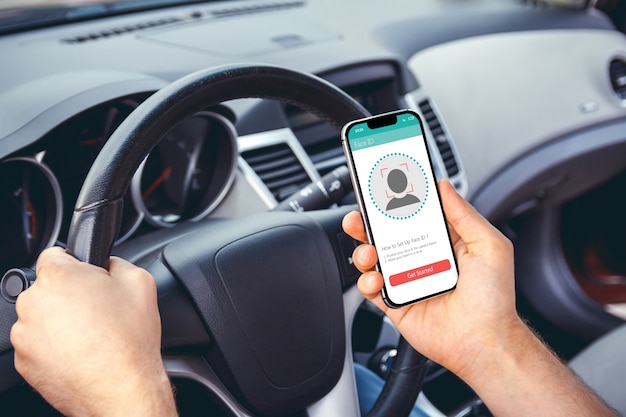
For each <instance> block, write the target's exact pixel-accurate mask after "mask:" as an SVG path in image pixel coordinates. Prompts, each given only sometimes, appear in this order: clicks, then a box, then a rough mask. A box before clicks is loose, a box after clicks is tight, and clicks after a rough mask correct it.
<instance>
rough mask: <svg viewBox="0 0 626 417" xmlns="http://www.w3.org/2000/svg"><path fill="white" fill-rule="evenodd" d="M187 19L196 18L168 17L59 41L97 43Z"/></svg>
mask: <svg viewBox="0 0 626 417" xmlns="http://www.w3.org/2000/svg"><path fill="white" fill-rule="evenodd" d="M189 18H196V16H189V17H187V18H184V17H170V18H164V19H158V20H148V21H145V22H140V23H135V24H132V25H125V26H118V27H115V28H110V29H104V30H100V31H95V32H89V33H85V34H82V35H77V36H73V37H71V38H64V39H61V42H64V43H72V44H75V43H84V42H89V41H97V40H100V39H105V38H110V37H112V36H119V35H126V34H129V33H134V32H138V31H141V30H145V29H152V28H155V27H159V26H165V25H171V24H173V23H178V22H182V21H183V20H188V19H189Z"/></svg>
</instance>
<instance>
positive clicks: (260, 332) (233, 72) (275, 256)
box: [67, 65, 425, 417]
mask: <svg viewBox="0 0 626 417" xmlns="http://www.w3.org/2000/svg"><path fill="white" fill-rule="evenodd" d="M239 98H266V99H276V100H279V101H282V102H286V103H290V104H293V105H296V106H298V107H300V108H303V109H306V110H308V111H312V112H314V113H315V114H317V115H319V116H321V117H322V118H324V119H325V120H327V121H329V122H330V123H331V124H332V125H334V126H335V127H337V128H340V127H341V126H343V124H345V123H346V122H348V121H350V120H353V119H356V118H361V117H364V116H367V115H368V112H367V111H366V110H365V109H364V108H363V107H361V106H360V105H359V104H358V103H357V102H355V101H354V100H353V99H352V98H351V97H349V96H348V95H346V94H345V93H343V92H342V91H341V90H339V89H338V88H336V87H334V86H332V85H331V84H329V83H327V82H325V81H324V80H321V79H319V78H317V77H314V76H311V75H306V74H303V73H300V72H296V71H291V70H288V69H285V68H280V67H273V66H266V65H243V66H228V67H219V68H214V69H209V70H204V71H200V72H197V73H194V74H191V75H189V76H186V77H184V78H182V79H180V80H178V81H176V82H174V83H172V84H170V85H168V86H167V87H165V88H163V89H162V90H160V91H158V92H157V93H155V94H154V95H152V96H151V97H150V98H148V99H147V100H146V101H145V102H144V103H143V104H141V105H140V106H139V107H138V108H137V109H136V110H135V111H134V112H133V113H132V114H131V115H130V116H129V117H128V118H127V119H126V120H125V121H124V122H123V124H122V125H121V126H120V127H119V128H118V129H117V130H116V131H115V133H114V134H113V136H112V137H111V138H110V139H109V140H108V141H107V143H106V145H105V146H104V147H103V149H102V151H101V152H100V154H99V155H98V157H97V159H96V161H95V163H94V164H93V166H92V168H91V171H90V172H89V174H88V176H87V178H86V179H85V182H84V185H83V188H82V191H81V193H80V196H79V198H78V201H77V204H76V209H75V211H74V216H73V219H72V223H71V227H70V231H69V238H68V246H67V251H68V252H69V253H70V254H72V255H73V256H75V257H76V258H78V259H80V260H82V261H86V262H89V263H92V264H94V265H98V266H103V267H107V265H108V259H109V256H110V254H111V248H112V245H113V242H114V240H115V237H116V235H117V232H118V230H119V223H120V220H121V216H122V200H123V196H124V193H125V191H126V189H127V188H128V186H129V184H130V181H131V178H132V176H133V174H134V173H135V171H136V169H137V168H138V166H139V165H140V163H141V162H142V160H143V159H144V158H145V157H146V156H147V155H148V153H149V152H150V150H151V149H152V148H153V147H154V146H155V145H156V144H157V142H158V141H159V139H160V137H161V136H162V134H163V133H164V132H166V131H167V130H168V129H170V128H171V127H173V126H174V125H175V124H177V123H178V122H180V121H182V120H183V119H184V118H186V117H188V116H190V115H191V114H193V113H195V112H197V111H200V110H202V109H204V108H206V107H208V106H211V105H215V104H219V103H222V102H224V101H228V100H232V99H239ZM346 211H347V210H346V209H329V210H324V211H323V212H311V213H271V212H268V213H261V214H259V215H255V216H253V217H250V218H245V219H233V220H223V221H213V222H205V223H198V225H197V227H196V229H197V230H194V231H192V232H190V233H188V234H187V235H185V236H183V237H181V238H178V239H176V240H174V241H168V242H165V241H164V242H163V244H162V245H161V247H159V248H158V253H159V256H155V257H154V261H153V262H152V263H151V264H150V265H148V266H147V268H148V270H149V271H150V272H151V273H152V274H153V275H154V276H155V279H156V280H157V283H158V285H159V297H160V304H161V305H160V308H161V312H162V315H165V314H166V313H164V309H165V310H167V311H170V310H173V309H171V308H169V307H168V306H165V305H164V304H165V303H166V302H167V301H166V300H167V299H168V298H167V295H166V293H168V294H169V293H172V292H176V291H178V293H184V294H185V296H184V297H182V298H184V299H185V300H186V302H187V303H188V304H191V305H192V306H193V308H192V309H189V308H187V310H185V309H184V308H180V309H177V310H180V311H182V310H185V311H191V310H193V311H195V312H196V315H197V317H195V318H193V319H189V320H187V319H185V321H186V323H189V322H191V321H193V320H196V321H197V320H198V318H199V319H200V322H201V323H202V327H203V329H204V332H206V338H204V339H203V337H200V336H198V337H195V336H190V337H189V339H188V340H187V341H186V342H181V343H180V344H181V345H185V344H188V343H191V344H193V346H184V347H185V354H184V355H172V356H171V357H168V356H167V355H166V356H165V361H166V368H167V369H168V371H169V372H170V375H173V376H183V377H188V378H192V379H195V380H196V381H198V382H201V383H203V384H204V386H205V387H207V388H209V389H210V390H212V391H214V392H215V393H216V395H217V396H218V397H220V398H221V399H222V401H224V402H226V403H228V405H227V408H230V411H231V412H233V413H235V414H237V415H284V414H288V413H294V412H298V411H300V410H303V409H307V411H308V413H309V415H358V414H359V412H358V406H356V398H355V392H354V388H353V386H354V377H353V376H350V375H353V372H352V368H351V363H352V362H351V352H350V350H351V349H350V337H349V335H350V332H349V331H346V326H350V325H351V319H352V317H353V314H354V310H355V309H356V307H355V306H356V305H357V304H358V303H360V299H359V296H358V294H357V293H356V290H355V288H354V285H350V288H348V289H346V288H343V287H342V281H341V266H340V261H339V258H338V256H337V251H338V248H337V243H336V239H337V235H338V234H340V233H341V229H340V224H341V218H342V217H343V215H344V214H345V213H346ZM276 242H280V245H278V244H277V243H276ZM174 287H176V288H178V289H177V290H172V288H174ZM355 294H356V295H355ZM177 302H180V301H177ZM164 320H165V318H164ZM180 320H181V321H182V320H183V319H180ZM168 328H169V327H168V326H164V337H165V338H167V335H166V334H165V332H166V331H167V329H168ZM177 331H181V330H180V329H178V330H177ZM194 337H195V339H194ZM170 339H171V338H170ZM179 339H180V338H179ZM191 339H193V340H195V342H189V340H191ZM198 339H202V341H201V342H199V343H198V342H197V340H198ZM174 344H175V343H174ZM179 347H183V346H179ZM176 351H180V349H177V350H176ZM189 352H193V354H191V353H189ZM424 373H425V359H424V358H423V357H422V356H421V355H420V354H418V353H417V352H415V351H414V350H413V349H412V348H410V346H408V344H407V343H406V342H405V341H404V340H401V342H400V347H399V353H398V356H397V357H396V359H395V361H394V363H393V366H392V369H391V374H390V377H389V379H388V380H387V383H386V385H385V388H384V391H383V393H382V394H381V396H380V397H379V399H378V402H377V403H376V405H375V407H374V409H373V410H372V411H371V412H370V413H369V415H370V416H377V417H378V416H406V415H408V414H409V412H410V410H411V408H412V406H413V404H414V402H415V400H416V398H417V395H418V393H419V391H420V388H421V384H422V381H423V377H424ZM351 387H352V388H351ZM346 393H347V394H346ZM346 395H347V396H348V397H351V398H345V396H346ZM342 396H344V397H343V398H342ZM331 398H334V399H331ZM338 406H339V408H341V410H339V409H337V407H338ZM249 413H251V414H249Z"/></svg>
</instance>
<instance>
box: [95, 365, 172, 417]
mask: <svg viewBox="0 0 626 417" xmlns="http://www.w3.org/2000/svg"><path fill="white" fill-rule="evenodd" d="M146 371H147V372H145V373H134V374H133V375H129V376H128V378H127V380H126V382H127V383H125V384H121V385H122V387H121V388H122V389H121V390H120V391H118V392H119V396H120V397H119V401H116V403H115V404H116V405H115V408H116V409H115V410H112V412H111V413H110V414H109V413H107V414H108V415H116V416H117V415H119V416H128V415H145V416H154V417H171V416H177V415H178V413H177V410H176V403H175V401H174V393H173V387H172V385H171V382H170V380H169V378H168V376H167V374H166V372H165V370H164V369H163V368H162V367H160V368H157V369H150V370H146Z"/></svg>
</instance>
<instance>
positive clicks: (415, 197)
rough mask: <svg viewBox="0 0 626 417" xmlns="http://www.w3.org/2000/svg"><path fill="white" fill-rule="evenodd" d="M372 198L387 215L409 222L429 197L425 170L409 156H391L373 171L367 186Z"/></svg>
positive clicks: (396, 154)
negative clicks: (407, 219) (409, 218)
mask: <svg viewBox="0 0 626 417" xmlns="http://www.w3.org/2000/svg"><path fill="white" fill-rule="evenodd" d="M368 187H369V192H370V198H371V199H372V201H373V202H374V204H375V205H376V207H377V208H378V210H379V211H380V212H381V213H383V214H384V215H386V216H388V217H391V218H395V219H406V218H408V217H411V216H414V215H415V214H416V213H418V212H419V211H420V210H421V208H422V207H423V206H424V203H425V202H426V198H427V196H428V179H427V178H426V172H425V171H424V168H422V166H421V165H420V164H419V162H417V161H416V160H414V159H413V158H411V157H410V156H408V155H405V154H402V153H392V154H388V155H386V156H384V157H382V158H380V159H379V160H378V161H377V162H376V163H375V164H374V167H372V170H371V171H370V176H369V182H368Z"/></svg>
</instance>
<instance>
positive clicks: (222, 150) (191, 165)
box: [131, 111, 237, 227]
mask: <svg viewBox="0 0 626 417" xmlns="http://www.w3.org/2000/svg"><path fill="white" fill-rule="evenodd" d="M236 161H237V144H236V133H235V128H234V126H233V125H232V123H231V122H230V121H229V120H228V119H227V118H225V117H224V116H222V115H220V114H217V113H214V112H208V111H203V112H199V113H196V114H194V115H193V116H192V117H189V118H187V119H185V120H183V121H182V122H180V123H179V124H178V125H176V126H175V127H174V128H172V129H171V130H170V131H168V132H167V133H166V134H165V136H163V138H162V139H161V140H160V141H159V143H158V144H157V146H156V147H155V148H154V149H153V150H152V152H151V153H150V154H149V155H148V157H147V158H146V159H145V160H144V161H143V163H142V164H141V166H140V168H139V170H138V171H137V174H136V175H135V177H134V178H133V181H132V185H131V191H132V197H133V202H134V203H135V205H136V206H137V208H138V209H139V210H141V211H142V212H143V213H144V215H145V219H146V221H148V222H150V223H151V224H153V225H154V226H157V227H171V226H173V225H175V224H176V223H178V222H181V221H184V220H198V219H200V218H202V217H205V216H206V215H207V214H208V213H210V212H211V210H212V209H214V208H215V207H216V206H217V204H219V203H220V202H221V200H222V198H223V197H224V195H225V194H226V192H227V191H228V189H229V187H230V185H231V184H232V181H233V178H234V173H235V167H236Z"/></svg>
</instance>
